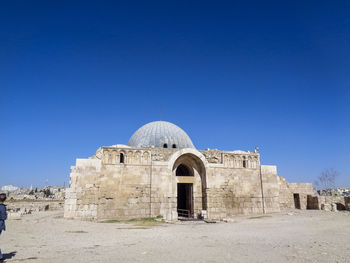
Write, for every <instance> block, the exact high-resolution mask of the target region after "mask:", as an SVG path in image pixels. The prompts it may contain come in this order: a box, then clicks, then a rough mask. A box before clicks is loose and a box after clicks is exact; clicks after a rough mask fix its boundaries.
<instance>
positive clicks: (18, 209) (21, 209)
mask: <svg viewBox="0 0 350 263" xmlns="http://www.w3.org/2000/svg"><path fill="white" fill-rule="evenodd" d="M5 205H6V208H7V212H8V218H9V219H11V218H18V217H20V216H22V215H25V214H32V213H34V212H39V211H49V210H63V207H64V200H40V201H34V200H31V201H29V200H16V201H10V202H5Z"/></svg>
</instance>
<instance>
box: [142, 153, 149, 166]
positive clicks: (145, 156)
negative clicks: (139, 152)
mask: <svg viewBox="0 0 350 263" xmlns="http://www.w3.org/2000/svg"><path fill="white" fill-rule="evenodd" d="M148 156H149V153H148V152H144V153H143V156H142V162H143V163H148Z"/></svg>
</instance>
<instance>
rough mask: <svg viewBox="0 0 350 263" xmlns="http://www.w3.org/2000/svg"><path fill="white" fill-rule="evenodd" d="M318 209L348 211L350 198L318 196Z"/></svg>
mask: <svg viewBox="0 0 350 263" xmlns="http://www.w3.org/2000/svg"><path fill="white" fill-rule="evenodd" d="M318 203H319V209H322V210H326V211H336V210H339V211H340V210H348V211H350V197H348V196H318Z"/></svg>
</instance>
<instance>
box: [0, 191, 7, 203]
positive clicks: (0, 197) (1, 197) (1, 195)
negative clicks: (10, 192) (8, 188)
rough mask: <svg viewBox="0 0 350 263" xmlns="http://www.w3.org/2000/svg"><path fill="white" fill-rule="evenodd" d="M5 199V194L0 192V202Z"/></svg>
mask: <svg viewBox="0 0 350 263" xmlns="http://www.w3.org/2000/svg"><path fill="white" fill-rule="evenodd" d="M5 200H6V194H4V193H1V194H0V202H5Z"/></svg>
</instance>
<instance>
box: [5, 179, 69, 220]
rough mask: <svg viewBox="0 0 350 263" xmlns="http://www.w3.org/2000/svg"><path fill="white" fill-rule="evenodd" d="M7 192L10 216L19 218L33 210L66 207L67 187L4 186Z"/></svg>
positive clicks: (10, 217)
mask: <svg viewBox="0 0 350 263" xmlns="http://www.w3.org/2000/svg"><path fill="white" fill-rule="evenodd" d="M0 189H1V192H2V193H6V195H7V200H6V202H5V204H6V206H7V212H8V218H9V219H14V220H16V219H17V220H18V219H20V218H21V216H23V215H26V214H32V213H33V212H39V211H48V210H60V209H63V207H64V198H65V192H66V189H65V187H62V186H47V187H43V188H33V187H30V188H20V187H16V186H13V185H6V186H2V187H1V188H0Z"/></svg>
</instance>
